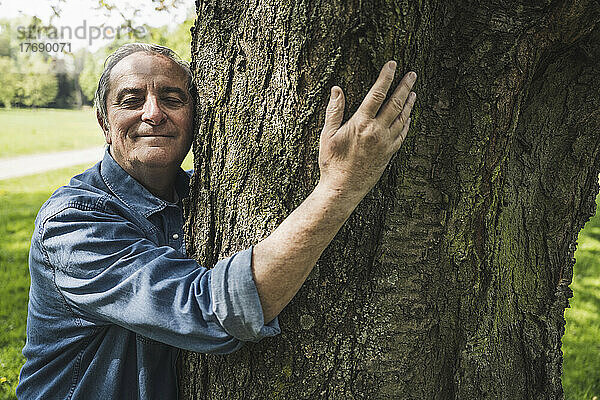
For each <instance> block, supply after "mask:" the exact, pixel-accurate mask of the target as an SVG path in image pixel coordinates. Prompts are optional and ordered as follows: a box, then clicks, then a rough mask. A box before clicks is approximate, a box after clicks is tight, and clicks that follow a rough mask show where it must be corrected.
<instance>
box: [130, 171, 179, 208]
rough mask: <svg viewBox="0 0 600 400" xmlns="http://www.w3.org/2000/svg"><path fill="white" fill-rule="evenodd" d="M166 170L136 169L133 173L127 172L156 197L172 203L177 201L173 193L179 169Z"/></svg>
mask: <svg viewBox="0 0 600 400" xmlns="http://www.w3.org/2000/svg"><path fill="white" fill-rule="evenodd" d="M166 169H167V168H136V169H135V170H134V171H133V173H132V172H131V171H127V172H128V173H129V175H131V176H132V177H133V178H134V179H135V180H136V181H138V182H139V183H141V184H142V186H144V187H145V188H146V189H148V191H149V192H150V193H152V194H153V195H154V196H156V197H158V198H159V199H162V200H165V201H168V202H171V203H172V202H174V201H175V198H174V196H173V193H174V187H175V177H176V176H177V169H175V170H173V171H168V172H167V171H166Z"/></svg>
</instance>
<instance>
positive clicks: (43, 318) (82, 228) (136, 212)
mask: <svg viewBox="0 0 600 400" xmlns="http://www.w3.org/2000/svg"><path fill="white" fill-rule="evenodd" d="M176 191H177V193H178V195H179V196H180V197H185V196H187V194H188V191H189V175H188V174H186V173H185V172H184V171H183V170H180V171H179V175H178V177H177V181H176ZM182 226H183V216H182V208H181V202H179V203H178V204H174V203H168V202H165V201H163V200H161V199H159V198H157V197H155V196H153V195H152V194H151V193H150V192H149V191H148V190H146V189H145V188H144V187H143V186H142V185H141V184H140V183H138V182H137V181H136V180H135V179H133V178H132V177H131V176H130V175H129V174H127V173H126V172H125V171H124V170H123V169H122V168H121V167H120V166H119V164H117V163H116V162H115V161H114V160H113V158H112V157H111V156H110V154H109V152H108V151H107V152H106V153H105V155H104V159H103V160H102V161H101V162H99V163H98V164H96V165H95V166H94V167H92V168H90V169H89V170H87V171H85V172H83V173H82V174H80V175H77V176H75V177H74V178H72V179H71V181H70V183H69V185H67V186H63V187H61V188H60V189H58V190H57V191H56V192H55V193H54V194H53V195H52V196H51V197H50V199H49V200H48V201H47V202H46V203H45V204H44V205H43V206H42V208H41V209H40V212H39V214H38V216H37V218H36V221H35V231H34V234H33V237H32V239H31V250H30V253H29V269H30V274H31V287H30V292H29V307H28V316H27V342H26V345H25V347H24V348H23V355H24V356H25V357H26V358H27V362H26V363H25V365H24V366H23V368H22V369H21V373H20V381H19V386H18V387H17V396H18V397H19V398H23V399H38V398H39V399H175V398H177V377H176V369H175V361H176V359H177V356H178V352H179V349H186V350H192V351H196V352H202V353H220V354H224V353H230V352H233V351H235V350H237V349H239V348H240V347H241V346H242V345H243V342H244V341H253V342H256V341H259V340H260V339H262V338H264V337H266V336H274V335H276V334H278V333H279V332H280V330H279V325H278V321H277V318H275V319H274V320H273V321H271V322H270V323H268V324H266V325H265V324H264V323H263V313H262V308H261V305H260V300H259V297H258V292H257V290H256V286H255V284H254V281H253V279H252V272H251V260H252V248H249V249H246V250H244V251H241V252H239V253H236V254H234V255H233V256H231V257H229V258H227V259H224V260H221V261H219V262H218V263H217V264H216V265H215V266H214V268H212V269H206V268H204V267H202V266H200V265H198V263H197V262H196V261H194V260H192V259H190V258H188V257H186V255H185V243H184V240H183V232H182Z"/></svg>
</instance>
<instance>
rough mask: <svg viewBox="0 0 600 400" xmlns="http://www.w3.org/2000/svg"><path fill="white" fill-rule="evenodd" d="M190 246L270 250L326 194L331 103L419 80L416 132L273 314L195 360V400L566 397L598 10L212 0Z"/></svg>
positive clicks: (597, 108) (595, 86) (196, 35)
mask: <svg viewBox="0 0 600 400" xmlns="http://www.w3.org/2000/svg"><path fill="white" fill-rule="evenodd" d="M196 4H197V12H198V19H197V22H196V25H195V27H194V28H193V40H192V59H193V65H192V67H193V72H194V74H195V82H196V85H197V88H198V103H197V121H196V122H197V135H196V138H195V142H194V156H195V169H196V171H197V172H196V174H195V177H194V179H193V184H192V196H191V201H190V203H189V204H187V209H188V211H189V217H188V220H187V235H188V240H187V243H188V251H189V254H190V255H191V256H193V257H195V258H196V259H197V260H199V261H200V262H201V263H202V264H203V265H213V264H214V263H215V262H216V261H217V260H218V259H219V258H222V257H225V256H227V255H231V254H232V253H233V252H235V251H239V250H242V249H244V248H247V247H248V246H249V245H251V244H254V243H256V242H258V241H259V240H261V239H262V238H264V237H266V236H267V235H268V234H269V233H270V232H271V231H272V230H273V229H274V228H275V227H276V226H277V225H278V224H279V223H280V222H281V221H282V220H283V219H284V218H285V217H286V216H287V215H288V214H289V213H290V212H291V211H292V210H293V209H294V208H295V207H297V206H298V205H299V204H300V203H301V202H302V200H303V199H304V198H305V197H306V196H307V195H308V194H309V193H310V191H311V190H312V189H313V188H314V186H315V184H316V182H317V179H318V165H317V154H318V138H319V134H320V131H321V127H322V125H323V121H324V114H325V106H326V104H327V100H328V96H329V90H330V88H331V86H333V85H336V84H337V85H339V86H341V87H342V88H343V89H344V92H345V94H346V118H348V117H349V116H350V115H352V113H354V111H355V110H356V109H357V107H358V105H359V104H360V102H361V101H362V99H363V97H364V96H365V95H366V93H367V90H368V89H369V87H370V86H371V84H372V83H373V82H374V81H375V78H376V76H377V73H378V71H379V69H380V68H381V66H382V65H383V64H384V63H385V62H386V61H387V60H390V59H394V60H396V61H397V62H398V74H397V75H398V76H397V78H396V80H395V83H394V84H393V85H394V86H395V85H396V84H397V82H398V81H399V78H400V77H401V76H402V75H403V74H404V73H406V72H407V71H409V70H414V71H416V72H417V75H418V79H417V84H416V86H415V88H414V90H415V91H416V92H417V94H418V97H417V103H416V105H415V109H414V110H413V117H412V125H411V130H410V131H409V134H408V138H407V139H406V141H405V143H404V144H403V146H402V148H401V149H400V151H399V152H398V154H397V155H396V156H395V158H394V159H392V162H391V163H390V165H389V167H388V169H387V170H386V172H385V173H384V175H383V177H382V179H381V180H380V182H379V183H378V184H377V186H376V187H375V188H374V189H373V190H372V191H371V192H370V193H369V194H368V195H367V197H366V198H365V199H364V200H363V201H362V203H361V204H360V205H359V206H358V208H357V209H356V211H355V212H354V213H353V214H352V216H351V217H350V219H349V220H348V222H347V223H346V224H345V225H344V227H343V228H342V229H341V231H340V232H339V233H338V235H337V236H336V238H335V239H334V241H333V242H332V243H331V245H330V246H329V247H328V248H327V249H326V250H325V252H324V253H323V255H322V257H321V259H320V260H319V262H318V263H317V266H316V267H315V269H314V270H313V272H312V273H311V275H310V276H309V278H308V280H307V281H306V283H305V284H304V286H303V287H302V289H301V290H300V292H299V293H298V294H297V295H296V297H295V298H294V299H293V300H292V302H291V303H290V304H289V305H288V306H287V307H286V308H285V310H284V311H283V312H282V313H281V315H280V325H281V328H282V334H281V335H279V336H277V337H275V338H269V339H265V340H263V341H262V342H260V343H258V344H248V345H246V346H245V347H244V348H243V349H242V350H240V351H239V352H237V353H234V354H231V355H227V356H213V355H200V354H194V353H185V354H184V355H183V356H182V357H181V360H180V369H181V371H180V377H181V378H180V379H181V380H180V388H181V395H182V398H184V399H219V400H221V399H227V400H233V399H560V398H563V392H562V386H561V372H562V352H561V337H562V335H563V332H564V325H565V321H564V318H563V314H564V309H565V307H566V306H568V298H569V297H571V290H570V289H569V284H570V282H571V277H572V273H573V264H574V259H573V253H574V251H575V246H576V239H577V235H578V233H579V231H580V230H581V228H582V227H583V225H584V223H585V221H587V220H588V219H589V217H590V216H592V215H593V213H594V210H595V203H594V199H595V196H596V194H597V193H598V173H599V172H600V132H599V128H600V4H599V3H598V0H570V1H550V0H545V1H542V0H537V1H534V2H531V1H521V2H519V1H514V0H513V1H508V0H507V1H503V2H495V1H494V2H485V1H481V2H475V1H467V0H462V1H452V2H446V1H442V0H419V1H414V2H409V1H407V0H396V1H391V0H387V1H383V0H379V1H356V0H355V1H349V2H343V1H334V2H330V1H311V2H307V1H304V0H302V1H298V2H288V1H273V0H272V1H268V0H257V1H253V2H249V1H239V0H211V1H209V0H198V1H197V2H196Z"/></svg>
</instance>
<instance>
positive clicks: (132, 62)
mask: <svg viewBox="0 0 600 400" xmlns="http://www.w3.org/2000/svg"><path fill="white" fill-rule="evenodd" d="M187 81H188V77H187V74H186V73H185V71H184V70H183V68H182V67H181V66H180V65H178V64H177V63H175V62H174V61H173V60H171V59H169V58H167V57H165V56H162V55H160V54H154V53H146V52H137V53H133V54H130V55H128V56H127V57H125V58H123V59H122V60H120V61H119V62H118V63H117V64H115V66H114V67H113V69H112V70H111V71H110V76H109V80H108V82H109V93H108V95H109V96H110V95H111V94H114V92H115V89H118V88H121V87H131V86H133V87H146V86H148V85H151V86H154V87H160V86H176V87H180V88H181V89H183V90H187Z"/></svg>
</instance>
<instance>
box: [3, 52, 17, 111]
mask: <svg viewBox="0 0 600 400" xmlns="http://www.w3.org/2000/svg"><path fill="white" fill-rule="evenodd" d="M0 71H2V73H1V74H0V103H2V105H3V106H4V107H5V108H10V107H11V106H12V103H13V99H14V98H15V93H16V91H17V83H18V79H17V74H16V73H15V72H16V68H15V65H14V62H13V60H12V59H10V57H2V56H0Z"/></svg>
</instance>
